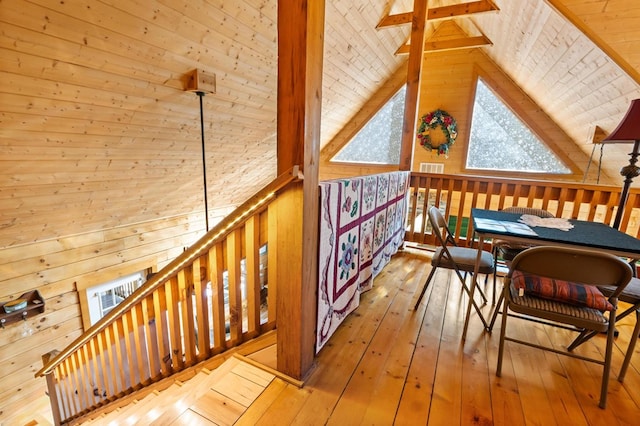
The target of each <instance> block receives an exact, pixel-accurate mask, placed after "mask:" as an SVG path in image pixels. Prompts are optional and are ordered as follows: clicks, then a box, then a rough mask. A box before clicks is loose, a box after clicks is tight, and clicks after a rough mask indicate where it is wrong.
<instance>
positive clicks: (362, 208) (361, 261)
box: [316, 172, 410, 353]
mask: <svg viewBox="0 0 640 426" xmlns="http://www.w3.org/2000/svg"><path fill="white" fill-rule="evenodd" d="M409 173H410V172H391V173H381V174H377V175H370V176H359V177H355V178H350V179H339V180H332V181H323V182H320V234H319V239H320V247H319V255H320V259H319V262H318V273H319V280H318V286H319V288H318V329H317V333H316V353H317V352H318V351H320V349H321V348H322V347H323V346H324V345H325V343H326V342H327V340H328V339H329V337H330V336H331V335H332V334H333V332H334V331H335V330H336V328H337V327H338V326H339V325H340V323H341V322H342V321H343V320H344V319H345V317H346V316H347V315H348V314H349V313H350V312H352V311H353V310H354V309H355V308H357V307H358V304H359V299H360V293H362V292H363V291H366V290H369V289H370V288H371V287H372V285H373V279H374V278H375V276H376V275H377V274H378V273H380V271H381V270H382V268H383V267H384V266H385V265H386V264H387V263H388V262H389V260H390V259H391V256H392V255H393V254H395V253H396V252H397V251H398V248H399V247H400V246H401V245H402V243H403V241H404V224H405V217H406V208H407V197H406V194H407V188H408V185H409Z"/></svg>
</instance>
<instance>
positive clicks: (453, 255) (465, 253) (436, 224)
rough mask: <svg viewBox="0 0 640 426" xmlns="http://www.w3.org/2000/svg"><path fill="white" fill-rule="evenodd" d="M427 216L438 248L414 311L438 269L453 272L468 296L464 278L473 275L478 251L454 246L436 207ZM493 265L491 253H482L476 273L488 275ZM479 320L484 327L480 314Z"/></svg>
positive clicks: (431, 208) (453, 241)
mask: <svg viewBox="0 0 640 426" xmlns="http://www.w3.org/2000/svg"><path fill="white" fill-rule="evenodd" d="M428 215H429V223H430V224H431V229H432V232H433V233H434V234H435V236H436V240H437V241H438V243H439V246H438V247H437V248H436V251H435V253H434V254H433V257H432V258H431V266H432V268H431V272H430V273H429V276H428V277H427V280H426V281H425V283H424V285H423V287H422V291H421V292H420V296H419V297H418V300H417V301H416V304H415V307H414V310H415V309H418V306H419V305H420V301H421V300H422V297H423V296H424V293H425V292H426V291H427V287H428V286H429V283H430V282H431V279H432V278H433V276H434V275H435V273H436V270H437V269H438V268H446V269H451V270H453V271H455V273H456V275H457V276H458V278H459V279H460V282H461V283H462V287H463V288H464V290H465V291H466V292H467V294H470V290H469V287H468V286H467V284H466V282H465V277H466V274H473V272H474V268H475V264H476V258H477V255H478V251H477V250H476V249H475V248H468V247H459V246H458V245H457V244H456V241H455V239H454V238H453V235H452V234H451V232H450V231H449V227H448V226H447V222H446V221H445V219H444V217H443V216H442V213H441V212H440V209H439V208H438V207H435V206H431V207H430V208H429V211H428ZM493 265H494V260H493V256H492V255H491V253H490V252H488V251H483V253H482V257H481V261H480V268H479V270H478V272H479V273H480V274H487V275H490V274H492V273H493V271H494V269H493ZM463 273H464V275H463ZM480 295H481V297H482V298H483V300H484V302H486V297H485V295H484V293H482V292H480ZM470 303H472V304H473V306H474V307H475V308H476V311H478V313H480V308H479V307H478V305H477V304H476V302H475V300H471V301H470ZM480 318H481V319H482V321H483V323H484V325H485V327H486V326H487V324H486V322H485V320H484V317H483V316H482V314H480Z"/></svg>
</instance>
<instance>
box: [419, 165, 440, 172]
mask: <svg viewBox="0 0 640 426" xmlns="http://www.w3.org/2000/svg"><path fill="white" fill-rule="evenodd" d="M420 173H444V163H420Z"/></svg>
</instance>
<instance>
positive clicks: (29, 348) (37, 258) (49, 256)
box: [0, 212, 227, 424]
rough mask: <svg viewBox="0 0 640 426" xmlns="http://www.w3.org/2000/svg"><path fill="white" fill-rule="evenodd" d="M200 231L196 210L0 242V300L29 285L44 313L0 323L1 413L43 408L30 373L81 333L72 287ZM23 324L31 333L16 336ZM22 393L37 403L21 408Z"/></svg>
mask: <svg viewBox="0 0 640 426" xmlns="http://www.w3.org/2000/svg"><path fill="white" fill-rule="evenodd" d="M215 213H216V212H214V214H215ZM226 213H227V212H218V213H217V215H216V216H218V218H220V216H221V215H222V214H226ZM203 232H204V220H203V215H202V213H201V212H200V213H197V214H187V215H181V216H175V217H172V218H166V219H163V220H156V221H149V222H143V223H138V224H135V225H129V226H123V227H117V228H112V229H107V230H102V231H95V232H91V233H84V234H78V235H74V236H69V237H62V238H58V239H53V240H45V241H40V242H36V243H32V244H26V245H20V246H14V247H10V248H5V249H3V250H0V271H2V272H1V275H0V300H2V301H6V300H11V299H15V298H17V297H19V296H20V295H21V294H23V293H24V292H27V291H30V290H33V289H38V290H39V291H40V293H41V295H42V296H43V298H44V299H45V312H44V313H42V314H39V315H37V316H35V317H33V318H30V319H28V320H27V321H26V322H23V321H19V322H18V323H14V324H10V325H8V326H7V327H6V328H5V329H0V377H2V383H1V384H0V419H2V420H3V421H5V420H6V421H9V419H12V418H13V416H14V415H17V416H19V417H17V418H14V420H16V422H17V421H18V420H20V421H24V422H27V421H30V420H32V419H33V418H34V417H32V416H36V415H39V416H45V418H46V416H47V415H48V413H49V411H50V408H49V403H48V398H46V397H45V393H44V392H45V390H46V386H45V380H44V378H39V379H35V378H34V377H33V374H34V373H35V372H36V371H37V370H39V369H40V368H41V367H42V361H41V355H43V354H45V353H47V352H49V351H51V350H55V349H58V350H59V349H63V348H64V347H65V346H66V345H68V344H69V343H71V342H72V341H73V339H75V338H76V337H77V336H79V335H80V334H81V333H82V331H83V324H82V318H81V309H80V306H79V304H78V299H79V294H78V292H77V291H76V290H77V289H84V288H87V287H90V286H92V285H96V284H99V283H103V282H107V281H110V280H113V279H115V278H118V277H120V276H123V275H127V274H130V273H133V272H136V271H140V270H144V269H146V268H152V269H154V270H155V269H157V268H161V267H163V266H164V265H165V264H166V263H168V262H169V261H170V260H172V259H173V258H175V257H176V256H177V255H178V254H179V253H181V252H182V250H183V248H184V247H187V246H189V245H190V244H191V243H193V242H194V241H196V240H197V238H199V237H200V236H202V234H203ZM25 326H26V327H28V328H30V329H31V330H32V334H30V335H25V336H23V331H24V328H25ZM25 401H37V402H36V403H35V404H36V406H37V408H35V409H31V408H30V409H29V410H25V409H24V408H25ZM39 410H41V411H40V412H39ZM22 415H24V416H26V417H20V416H22ZM4 424H11V423H10V422H9V423H4Z"/></svg>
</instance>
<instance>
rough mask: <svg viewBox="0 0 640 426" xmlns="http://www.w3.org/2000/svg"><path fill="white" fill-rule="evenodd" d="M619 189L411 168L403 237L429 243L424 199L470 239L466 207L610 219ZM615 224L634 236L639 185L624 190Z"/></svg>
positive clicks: (639, 223)
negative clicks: (625, 195)
mask: <svg viewBox="0 0 640 426" xmlns="http://www.w3.org/2000/svg"><path fill="white" fill-rule="evenodd" d="M621 186H622V184H621ZM620 192H621V188H620V187H612V186H604V185H586V184H580V183H567V182H549V181H533V180H524V179H501V178H487V177H479V176H461V175H444V174H428V173H412V174H411V181H410V192H409V196H410V200H409V214H408V218H407V232H406V235H405V241H410V242H415V243H421V244H427V245H433V244H435V240H434V236H433V235H432V234H431V231H430V229H429V224H428V220H427V215H426V214H423V213H424V212H426V211H427V209H428V207H429V206H430V205H436V206H439V207H441V208H444V209H445V213H446V214H445V217H447V218H449V224H450V226H451V228H452V229H451V230H452V232H453V233H454V234H455V238H456V241H457V242H458V243H459V244H461V245H470V244H471V241H473V235H472V234H473V230H472V227H471V226H469V219H470V216H471V209H472V208H484V209H494V210H500V209H503V208H505V207H510V206H521V207H525V206H526V207H535V208H542V209H545V210H548V211H550V212H551V213H553V214H554V215H555V216H557V217H563V218H567V219H581V220H589V221H595V222H602V223H607V224H611V223H612V222H613V217H614V215H615V213H616V211H617V207H618V201H619V197H620ZM619 229H620V230H621V231H623V232H625V233H627V234H630V235H632V236H634V237H636V238H638V236H639V235H640V191H639V190H637V189H632V190H631V191H630V193H629V197H628V200H627V203H626V207H625V210H624V214H623V216H622V222H621V223H620V228H619Z"/></svg>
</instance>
